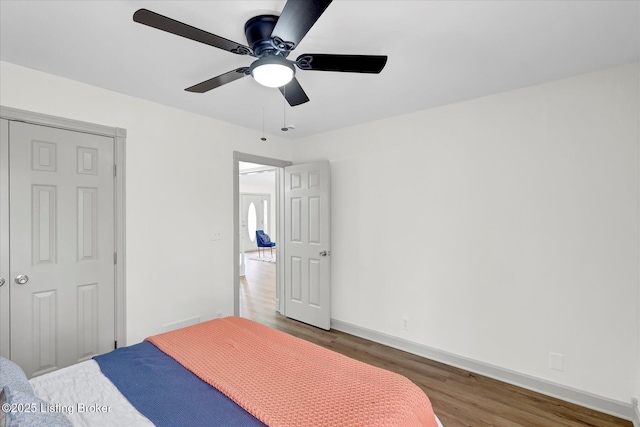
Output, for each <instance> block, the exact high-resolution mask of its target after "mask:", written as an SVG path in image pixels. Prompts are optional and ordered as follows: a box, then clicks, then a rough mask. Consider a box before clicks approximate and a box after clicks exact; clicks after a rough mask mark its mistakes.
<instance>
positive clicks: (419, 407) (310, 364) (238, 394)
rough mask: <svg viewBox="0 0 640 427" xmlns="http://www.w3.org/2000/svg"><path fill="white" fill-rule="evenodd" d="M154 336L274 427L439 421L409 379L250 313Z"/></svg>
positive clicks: (424, 425) (378, 426)
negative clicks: (247, 316) (279, 328)
mask: <svg viewBox="0 0 640 427" xmlns="http://www.w3.org/2000/svg"><path fill="white" fill-rule="evenodd" d="M147 340H148V341H151V342H152V343H153V344H155V345H156V346H157V347H158V348H159V349H160V350H162V351H163V352H165V353H166V354H168V355H170V356H171V357H173V358H174V359H175V360H176V361H178V362H179V363H180V364H181V365H183V366H184V367H185V368H187V369H188V370H190V371H191V372H193V373H194V374H196V375H197V376H198V377H200V378H201V379H202V380H203V381H205V382H207V383H209V384H210V385H212V386H213V387H215V388H217V389H218V390H220V391H221V392H222V393H224V394H225V395H227V396H228V397H229V398H230V399H231V400H233V401H234V402H236V403H237V404H238V405H239V406H241V407H242V408H244V409H245V410H246V411H247V412H249V413H251V414H252V415H254V416H255V417H256V418H258V419H259V420H260V421H262V422H263V423H265V424H267V425H268V426H272V427H300V426H324V427H347V426H363V427H364V426H366V427H382V426H398V427H411V426H416V427H417V426H420V427H436V426H437V424H436V421H435V416H434V414H433V411H432V408H431V402H430V401H429V399H428V398H427V396H426V395H425V394H424V393H423V392H422V390H421V389H420V388H418V387H417V386H416V385H415V384H413V383H412V382H411V381H409V380H408V379H407V378H405V377H403V376H401V375H398V374H395V373H392V372H389V371H386V370H384V369H380V368H376V367H373V366H370V365H367V364H365V363H362V362H359V361H357V360H354V359H351V358H349V357H346V356H343V355H341V354H338V353H335V352H333V351H331V350H327V349H325V348H323V347H320V346H317V345H315V344H312V343H309V342H307V341H304V340H301V339H299V338H296V337H293V336H290V335H288V334H285V333H283V332H280V331H277V330H275V329H271V328H268V327H266V326H263V325H260V324H258V323H255V322H252V321H250V320H247V319H242V318H238V317H227V318H224V319H216V320H211V321H208V322H203V323H200V324H198V325H194V326H190V327H188V328H184V329H179V330H176V331H171V332H167V333H164V334H160V335H156V336H153V337H150V338H147Z"/></svg>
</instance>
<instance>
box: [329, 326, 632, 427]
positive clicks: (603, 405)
mask: <svg viewBox="0 0 640 427" xmlns="http://www.w3.org/2000/svg"><path fill="white" fill-rule="evenodd" d="M331 328H333V329H336V330H338V331H341V332H345V333H347V334H350V335H355V336H358V337H361V338H365V339H368V340H370V341H374V342H377V343H380V344H384V345H387V346H389V347H393V348H397V349H398V350H402V351H406V352H408V353H412V354H416V355H418V356H422V357H424V358H427V359H431V360H435V361H436V362H441V363H444V364H446V365H450V366H455V367H456V368H460V369H464V370H467V371H471V372H474V373H477V374H480V375H484V376H486V377H489V378H493V379H496V380H499V381H502V382H505V383H509V384H513V385H516V386H519V387H522V388H526V389H528V390H532V391H535V392H538V393H542V394H545V395H547V396H551V397H555V398H557V399H560V400H564V401H566V402H571V403H575V404H577V405H580V406H584V407H587V408H590V409H594V410H596V411H599V412H603V413H605V414H609V415H613V416H616V417H619V418H622V419H625V420H629V421H633V423H634V427H640V414H639V413H638V407H637V406H635V405H632V404H631V403H625V402H620V401H616V400H613V399H609V398H606V397H602V396H598V395H595V394H592V393H588V392H585V391H581V390H577V389H574V388H571V387H567V386H563V385H560V384H556V383H553V382H550V381H547V380H543V379H540V378H536V377H532V376H529V375H526V374H522V373H519V372H515V371H511V370H509V369H505V368H501V367H499V366H494V365H490V364H487V363H483V362H479V361H477V360H473V359H469V358H466V357H462V356H458V355H456V354H453V353H448V352H446V351H442V350H438V349H436V348H431V347H428V346H425V345H422V344H418V343H415V342H412V341H409V340H405V339H403V338H398V337H394V336H392V335H387V334H384V333H381V332H377V331H374V330H371V329H367V328H363V327H360V326H356V325H353V324H350V323H347V322H343V321H341V320H337V319H331Z"/></svg>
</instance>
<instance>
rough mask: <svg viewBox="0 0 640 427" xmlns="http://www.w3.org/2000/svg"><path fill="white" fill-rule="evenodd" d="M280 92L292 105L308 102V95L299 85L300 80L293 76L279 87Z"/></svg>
mask: <svg viewBox="0 0 640 427" xmlns="http://www.w3.org/2000/svg"><path fill="white" fill-rule="evenodd" d="M278 89H280V93H282V95H284V97H285V99H286V100H287V102H288V103H289V105H291V106H292V107H295V106H296V105H300V104H304V103H305V102H309V97H308V96H307V94H306V93H304V89H302V86H300V82H298V79H296V78H295V77H294V78H293V80H291V81H290V82H289V83H287V84H286V85H284V86H282V87H279V88H278Z"/></svg>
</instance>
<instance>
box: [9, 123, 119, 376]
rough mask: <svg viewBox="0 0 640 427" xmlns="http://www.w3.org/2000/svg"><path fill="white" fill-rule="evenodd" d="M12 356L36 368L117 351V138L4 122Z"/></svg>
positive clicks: (43, 369) (29, 368) (47, 368)
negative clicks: (115, 153) (115, 254)
mask: <svg viewBox="0 0 640 427" xmlns="http://www.w3.org/2000/svg"><path fill="white" fill-rule="evenodd" d="M9 151H10V154H9V156H10V163H9V165H10V172H9V186H10V202H9V205H10V212H9V218H10V219H9V222H10V248H11V249H10V250H11V261H10V271H11V277H10V279H11V280H10V286H11V289H10V300H11V358H12V359H13V360H15V361H16V362H17V363H18V364H20V366H21V367H22V368H23V369H24V370H25V372H26V373H27V375H28V376H33V375H40V374H43V373H46V372H49V371H52V370H55V369H58V368H61V367H64V366H68V365H71V364H74V363H77V362H79V361H82V360H86V359H88V358H91V357H92V356H94V355H96V354H100V353H105V352H107V351H109V350H112V349H113V348H114V340H115V338H114V337H115V276H114V272H115V271H114V176H113V175H114V168H113V165H114V140H113V138H109V137H104V136H97V135H91V134H86V133H81V132H72V131H67V130H61V129H56V128H51V127H46V126H38V125H31V124H26V123H20V122H11V123H10V125H9Z"/></svg>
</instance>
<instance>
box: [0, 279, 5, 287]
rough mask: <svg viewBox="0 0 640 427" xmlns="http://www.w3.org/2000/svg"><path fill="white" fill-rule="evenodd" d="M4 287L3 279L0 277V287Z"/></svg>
mask: <svg viewBox="0 0 640 427" xmlns="http://www.w3.org/2000/svg"><path fill="white" fill-rule="evenodd" d="M2 285H4V277H0V286H2Z"/></svg>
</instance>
